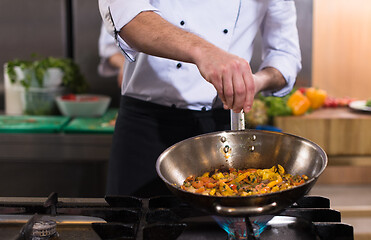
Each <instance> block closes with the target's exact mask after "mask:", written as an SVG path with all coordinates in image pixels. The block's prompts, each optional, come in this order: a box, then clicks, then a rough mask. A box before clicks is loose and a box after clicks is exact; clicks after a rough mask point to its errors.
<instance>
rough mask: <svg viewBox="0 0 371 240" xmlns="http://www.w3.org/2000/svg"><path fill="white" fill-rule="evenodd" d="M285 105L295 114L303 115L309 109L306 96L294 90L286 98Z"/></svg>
mask: <svg viewBox="0 0 371 240" xmlns="http://www.w3.org/2000/svg"><path fill="white" fill-rule="evenodd" d="M287 106H289V108H291V110H292V113H293V114H294V115H295V116H298V115H303V114H304V113H305V112H306V111H307V110H308V109H309V107H310V101H309V99H308V97H306V96H305V95H304V94H302V93H301V92H300V91H299V90H296V91H295V92H294V93H293V94H292V95H291V96H290V97H289V99H288V100H287Z"/></svg>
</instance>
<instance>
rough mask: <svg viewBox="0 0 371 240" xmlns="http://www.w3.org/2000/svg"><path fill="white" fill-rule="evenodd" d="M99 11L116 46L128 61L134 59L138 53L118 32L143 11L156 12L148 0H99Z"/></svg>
mask: <svg viewBox="0 0 371 240" xmlns="http://www.w3.org/2000/svg"><path fill="white" fill-rule="evenodd" d="M99 11H100V14H101V17H102V19H103V25H104V27H105V28H106V30H107V31H108V33H109V34H110V35H112V36H113V37H114V39H115V40H116V42H117V44H118V47H119V48H120V49H121V51H122V52H123V53H124V54H125V56H126V58H127V59H128V60H129V61H135V56H136V54H137V53H138V52H137V51H136V50H135V49H133V48H132V47H130V46H129V45H128V44H127V43H126V42H125V41H124V40H123V39H122V38H121V37H120V36H119V34H118V33H119V32H120V30H121V28H122V27H124V26H125V25H126V24H127V23H128V22H130V21H131V20H132V19H133V18H134V17H135V16H137V15H138V14H139V13H141V12H144V11H154V12H158V13H159V11H158V9H156V8H155V7H154V6H152V5H151V4H150V2H149V0H99Z"/></svg>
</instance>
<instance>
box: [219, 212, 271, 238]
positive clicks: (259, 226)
mask: <svg viewBox="0 0 371 240" xmlns="http://www.w3.org/2000/svg"><path fill="white" fill-rule="evenodd" d="M213 218H214V219H215V221H216V222H217V223H218V224H219V226H220V227H221V228H222V229H224V231H226V232H227V234H228V240H244V239H248V240H250V239H257V238H259V236H260V234H261V233H262V232H263V231H264V230H265V229H266V227H267V223H268V222H269V221H270V220H271V219H272V218H273V216H271V215H265V216H259V217H254V218H247V217H246V218H238V217H219V216H213Z"/></svg>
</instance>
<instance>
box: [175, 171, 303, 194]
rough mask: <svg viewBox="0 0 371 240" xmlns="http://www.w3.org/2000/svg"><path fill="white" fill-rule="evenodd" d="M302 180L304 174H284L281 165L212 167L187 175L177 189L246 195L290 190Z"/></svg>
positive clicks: (201, 192)
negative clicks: (198, 174)
mask: <svg viewBox="0 0 371 240" xmlns="http://www.w3.org/2000/svg"><path fill="white" fill-rule="evenodd" d="M306 180H308V177H307V176H305V175H302V176H299V175H294V176H293V175H291V174H289V173H286V172H285V169H284V168H283V167H282V166H281V165H277V166H273V167H272V168H270V169H243V170H238V169H234V168H230V169H229V170H228V171H221V170H219V169H216V170H215V171H214V172H212V173H211V172H205V173H204V174H203V175H202V176H198V177H195V176H189V177H188V178H187V179H186V180H185V181H184V183H183V185H182V186H181V189H183V190H186V191H189V192H192V193H199V194H203V195H211V196H214V195H215V196H250V195H255V194H263V193H271V192H277V191H282V190H285V189H290V188H292V187H295V186H298V185H301V184H303V183H305V181H306Z"/></svg>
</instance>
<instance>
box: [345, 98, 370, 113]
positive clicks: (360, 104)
mask: <svg viewBox="0 0 371 240" xmlns="http://www.w3.org/2000/svg"><path fill="white" fill-rule="evenodd" d="M366 102H367V101H366V100H362V101H353V102H351V103H350V104H349V107H350V108H351V109H353V110H358V111H364V112H371V107H367V106H366Z"/></svg>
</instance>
